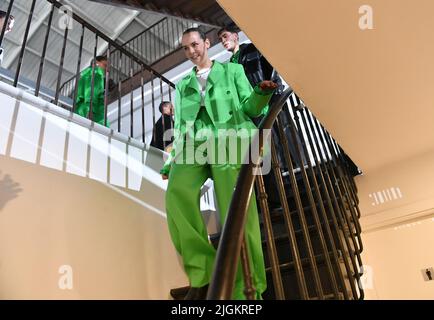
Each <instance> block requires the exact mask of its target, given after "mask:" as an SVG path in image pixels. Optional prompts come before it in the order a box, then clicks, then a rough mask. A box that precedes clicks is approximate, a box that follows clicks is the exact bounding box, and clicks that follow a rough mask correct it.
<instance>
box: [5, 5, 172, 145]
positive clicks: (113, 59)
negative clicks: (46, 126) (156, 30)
mask: <svg viewBox="0 0 434 320" xmlns="http://www.w3.org/2000/svg"><path fill="white" fill-rule="evenodd" d="M38 1H40V2H46V1H47V2H49V3H51V4H52V5H51V9H50V13H49V16H48V21H47V22H46V25H47V28H46V33H45V36H44V42H43V46H42V51H41V58H40V61H39V64H38V65H37V66H36V67H37V68H38V69H37V70H38V72H37V76H36V80H35V82H34V90H33V94H34V95H35V96H39V95H40V93H41V89H47V88H43V86H42V79H44V77H48V76H49V75H48V74H47V72H44V67H45V63H46V61H47V50H48V46H49V38H50V34H51V32H52V31H53V24H54V23H53V16H54V15H55V13H57V16H63V17H64V18H65V19H67V20H65V21H64V22H65V27H64V30H63V39H62V42H61V43H62V46H61V48H59V50H58V54H59V67H58V71H57V76H56V80H55V84H54V85H53V86H52V87H50V88H48V89H50V90H51V91H52V92H54V97H50V100H51V102H52V103H54V104H56V105H60V106H62V107H65V108H67V109H69V110H70V111H72V112H75V111H76V109H77V91H78V90H77V89H76V88H77V84H78V82H79V79H80V74H81V71H82V70H81V68H82V65H83V64H84V63H85V61H84V55H83V51H84V49H85V45H86V42H88V41H86V42H85V41H84V40H85V36H86V40H89V38H90V39H92V38H93V40H94V41H93V47H91V48H89V47H87V48H86V49H87V51H89V52H93V57H92V58H93V59H92V61H95V58H96V56H97V55H98V53H99V51H101V48H104V47H106V48H107V50H106V53H107V54H106V57H107V60H108V66H109V67H108V68H106V70H105V77H104V81H105V83H104V87H105V88H106V89H105V90H104V120H103V124H104V125H106V126H107V125H108V121H107V117H108V116H107V115H108V112H110V113H111V114H117V117H116V116H115V117H114V118H115V123H116V124H117V125H116V130H117V131H118V132H121V130H122V129H123V126H122V123H121V119H122V117H125V114H127V115H128V117H129V128H128V129H129V130H127V132H124V133H126V134H128V135H129V136H131V137H134V136H137V132H138V131H141V132H142V137H141V138H142V140H143V142H145V132H146V130H145V91H144V89H143V86H144V85H146V84H147V83H149V85H150V86H152V92H151V94H149V96H150V97H148V96H146V104H147V105H150V107H151V108H152V125H153V127H154V126H155V122H156V121H155V117H156V114H157V111H156V110H158V104H159V103H160V102H161V101H163V100H168V101H171V100H172V97H171V90H172V89H173V88H174V87H175V86H174V84H173V83H171V82H170V81H169V80H168V79H166V78H165V77H163V76H162V75H161V74H159V73H158V72H156V71H155V70H153V69H152V68H151V67H150V66H149V65H148V64H147V62H146V61H144V60H143V59H142V58H140V57H137V56H135V55H134V54H133V53H132V52H130V51H129V50H127V49H125V48H124V47H122V46H121V45H119V44H118V43H116V42H115V41H113V40H111V39H110V38H109V37H108V36H106V35H105V34H103V33H101V32H100V31H99V30H98V29H97V28H96V27H94V26H93V25H92V24H90V23H89V22H87V21H85V20H84V19H82V18H81V17H79V16H78V15H76V14H75V13H72V12H67V13H66V12H65V11H64V7H62V4H61V3H59V2H58V1H56V0H32V2H31V7H30V13H29V15H28V17H27V22H26V28H25V31H24V36H23V40H22V44H21V48H20V53H19V57H18V64H17V68H16V71H15V74H14V77H13V81H11V82H12V84H13V85H14V86H15V87H17V86H19V84H20V81H21V78H23V75H21V71H22V66H23V64H24V63H25V62H26V56H25V54H24V53H25V51H26V50H27V46H28V43H27V42H28V38H29V33H30V30H31V27H33V24H34V23H36V22H35V21H34V19H33V13H34V10H35V5H36V4H37V3H38ZM13 8H14V0H11V1H10V2H9V5H8V10H7V15H6V17H5V21H7V19H8V18H9V16H10V14H11V12H12V9H13ZM68 19H72V20H73V21H74V23H76V24H77V23H78V25H79V27H78V28H79V30H80V40H79V48H78V50H77V51H78V54H77V55H76V57H77V60H76V67H75V70H76V71H75V75H74V76H73V77H72V78H71V81H70V83H69V84H68V85H64V86H62V78H63V72H64V64H65V62H66V56H68V53H70V52H68V48H69V47H67V44H68V39H69V37H68V36H69V34H70V32H71V30H72V29H71V28H70V27H69V23H70V21H69V20H68ZM5 26H6V24H4V27H3V29H2V30H1V34H0V45H1V44H2V42H3V38H4V35H5ZM75 28H76V27H74V29H75ZM70 29H71V30H70ZM57 33H59V31H58V30H57ZM89 33H90V36H89ZM91 45H92V44H91ZM50 54H51V55H53V52H52V51H50ZM69 56H70V55H69ZM68 62H69V61H68ZM88 66H90V67H91V68H92V77H91V83H90V90H91V94H90V102H89V112H88V118H89V119H90V120H93V111H94V110H93V108H94V107H95V101H93V100H94V90H95V69H96V65H95V63H91V64H88ZM113 66H116V68H114V67H113ZM117 70H121V71H122V73H120V72H117ZM135 71H136V73H137V72H139V81H140V82H141V87H142V90H141V93H139V95H141V97H140V99H137V98H136V99H135V100H133V99H134V97H133V95H132V90H128V92H130V91H131V95H130V101H129V108H128V110H126V112H125V110H124V111H123V110H122V109H125V108H122V105H125V101H124V100H125V97H124V100H122V98H123V96H124V95H125V94H126V92H125V90H126V89H125V88H123V87H124V85H125V83H127V85H128V84H129V83H131V81H130V79H131V77H132V75H133V73H134V72H135ZM25 76H26V75H25ZM110 83H114V86H109V84H110ZM131 85H132V83H131ZM110 87H113V88H112V89H113V90H112V91H111V92H109V89H111V88H110ZM61 89H62V90H61ZM45 91H46V90H45ZM154 91H155V92H154ZM156 96H158V97H156ZM44 97H45V96H44ZM65 97H70V98H71V99H72V100H71V101H72V106H68V105H65V104H64V103H63V101H65V100H68V99H65ZM109 97H112V98H113V97H115V98H116V99H117V103H114V102H113V103H111V104H109V102H110V101H109ZM112 100H113V99H112ZM136 100H138V101H139V103H137V102H135V101H136ZM109 107H110V108H111V110H108V109H109ZM116 109H117V110H116ZM137 109H139V110H137ZM137 112H139V113H140V114H139V115H138V116H137V115H136V118H135V117H134V114H135V113H137ZM137 117H139V119H137ZM147 122H149V121H147ZM135 123H136V125H134V124H135ZM137 123H139V124H141V126H140V125H139V127H141V128H138V125H137ZM101 124H102V123H101Z"/></svg>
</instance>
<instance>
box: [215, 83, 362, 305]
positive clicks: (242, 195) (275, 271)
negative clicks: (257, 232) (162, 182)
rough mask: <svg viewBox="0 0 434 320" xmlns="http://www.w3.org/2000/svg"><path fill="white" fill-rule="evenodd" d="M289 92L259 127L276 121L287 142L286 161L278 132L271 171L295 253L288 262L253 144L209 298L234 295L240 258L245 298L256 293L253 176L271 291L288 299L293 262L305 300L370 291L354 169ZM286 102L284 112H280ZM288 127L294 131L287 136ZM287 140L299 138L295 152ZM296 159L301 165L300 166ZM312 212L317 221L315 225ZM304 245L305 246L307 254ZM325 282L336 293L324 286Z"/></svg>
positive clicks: (348, 296) (355, 296) (300, 295)
mask: <svg viewBox="0 0 434 320" xmlns="http://www.w3.org/2000/svg"><path fill="white" fill-rule="evenodd" d="M291 93H292V92H291V89H287V90H286V91H285V92H284V93H283V94H282V95H281V96H280V98H279V99H278V101H276V103H274V104H272V107H271V111H270V112H269V114H268V115H267V116H266V117H265V118H264V119H263V121H262V122H261V124H260V129H271V128H272V127H273V130H275V132H277V135H278V140H279V141H280V144H282V147H283V151H282V152H281V153H283V159H284V161H283V163H281V162H280V161H279V158H278V152H277V151H276V149H277V146H278V141H273V140H275V138H276V137H275V136H273V137H272V143H271V156H272V157H271V165H272V168H273V169H272V173H271V174H273V179H274V180H275V183H276V185H277V189H278V193H279V198H280V205H281V212H282V217H283V220H284V222H285V223H284V225H285V230H286V232H285V233H286V239H288V240H289V247H290V252H287V254H288V255H291V256H292V261H290V262H287V263H283V264H282V263H280V261H279V255H278V252H277V248H276V243H275V236H274V229H275V228H273V225H272V222H271V221H272V216H271V215H270V210H269V206H268V203H267V197H268V196H267V191H268V190H265V187H264V179H263V176H262V175H261V174H259V175H255V174H254V172H255V171H256V170H258V171H259V172H260V168H259V164H260V161H261V159H260V157H259V156H258V155H256V154H255V153H251V152H250V150H249V153H248V154H249V155H251V156H252V158H251V160H250V162H249V163H247V164H244V165H243V166H242V168H241V171H240V174H239V177H238V180H237V184H236V188H235V191H234V195H233V197H232V201H231V204H230V207H229V210H228V214H227V218H226V221H225V224H224V226H223V230H222V233H221V236H220V242H219V246H218V250H217V257H216V262H215V268H214V272H213V276H212V280H211V283H210V287H209V290H208V296H207V299H231V296H232V290H233V288H234V283H235V277H236V274H237V268H238V267H239V261H240V257H241V267H242V271H243V276H244V283H245V294H246V297H247V299H254V297H255V288H254V284H253V282H252V278H251V276H252V271H251V266H250V265H249V262H248V252H247V247H246V245H245V239H244V232H243V230H244V226H245V222H246V219H247V209H248V205H249V201H250V198H251V196H252V192H253V186H254V183H255V180H256V187H257V195H258V199H259V207H260V209H261V210H260V211H261V212H262V220H263V227H264V233H265V242H266V248H267V256H268V257H269V258H268V260H269V264H270V267H269V268H268V269H267V270H268V272H271V276H272V283H273V284H272V287H273V289H274V297H273V298H274V299H288V297H287V296H286V291H285V289H287V288H288V283H287V284H286V286H284V285H283V280H282V270H283V269H284V268H286V267H291V268H292V269H293V270H294V271H295V275H296V281H294V282H293V283H291V284H289V285H291V286H297V287H298V298H299V299H326V298H332V299H363V297H364V293H363V288H362V287H361V286H359V284H360V283H361V282H360V277H361V275H362V271H363V268H362V261H361V257H360V253H361V252H362V250H363V247H362V242H361V239H360V233H361V228H360V224H359V221H358V218H360V212H359V209H358V198H357V190H356V186H355V183H354V180H353V176H352V175H350V174H349V170H348V166H347V163H346V160H345V154H344V152H343V151H342V149H341V148H340V147H339V145H338V144H337V143H336V141H335V140H334V139H333V138H332V136H331V135H330V134H329V133H328V132H327V131H326V130H325V129H324V127H323V126H322V125H321V124H320V123H319V122H318V120H317V119H316V118H315V117H314V116H313V115H312V113H311V112H310V111H309V110H308V109H307V108H305V107H304V106H303V107H301V108H292V109H290V108H289V107H288V105H287V103H286V101H287V98H288V97H289V95H290V94H291ZM282 108H283V111H282V112H280V111H281V110H282ZM285 117H286V120H287V121H288V125H287V126H286V128H285V127H284V126H283V125H282V121H283V120H284V119H285ZM293 119H294V120H293ZM294 121H295V122H294ZM273 123H274V125H273ZM285 130H286V132H288V131H289V132H290V138H289V139H288V135H287V133H285ZM262 132H263V130H260V133H262ZM255 139H256V140H255V141H253V142H252V145H257V144H256V143H259V148H260V149H259V150H262V147H263V141H265V139H266V137H265V136H262V134H260V135H258V136H256V138H255ZM289 141H300V142H299V143H295V152H294V151H293V152H292V153H291V152H290V148H289V145H288V143H289ZM308 149H310V151H311V154H309V152H308ZM281 156H282V154H281ZM281 158H282V157H281ZM304 159H305V160H304ZM293 163H298V164H302V165H300V166H299V168H297V169H295V168H294V166H293ZM282 167H286V168H287V170H288V172H287V173H286V174H282V171H284V170H283V169H282ZM300 175H301V179H300ZM297 177H298V179H297ZM300 180H301V181H300ZM285 185H289V186H290V188H285ZM286 189H289V190H286ZM302 190H304V191H305V195H304V196H302V195H301V193H302ZM287 191H289V192H290V193H291V196H292V198H293V200H292V201H291V202H290V201H288V196H289V194H288V192H287ZM290 205H291V206H292V207H293V209H291V208H290ZM294 207H295V208H294ZM308 218H309V220H310V221H311V225H310V226H309V225H308V221H307V219H308ZM295 220H297V225H299V226H300V230H298V233H299V235H300V233H301V239H300V236H299V238H298V239H297V236H296V233H297V231H296V230H295V225H294V222H295ZM312 221H313V223H312ZM312 227H313V228H315V232H316V236H317V237H318V239H319V240H318V241H319V244H318V245H317V246H316V247H315V248H314V245H313V242H312V239H311V235H312V233H310V232H309V229H312ZM301 248H304V256H305V257H304V258H303V257H302V254H301V252H302V250H301ZM314 249H315V251H314ZM320 260H321V261H323V263H324V266H325V270H326V271H325V272H326V275H324V272H322V274H321V275H320V271H319V266H318V264H319V261H320ZM306 268H309V272H310V275H311V278H309V279H308V278H307V277H306ZM342 269H344V271H343V270H342ZM309 281H310V282H309ZM308 284H309V285H308ZM325 284H327V287H329V290H330V291H331V292H324V288H325V286H324V285H325Z"/></svg>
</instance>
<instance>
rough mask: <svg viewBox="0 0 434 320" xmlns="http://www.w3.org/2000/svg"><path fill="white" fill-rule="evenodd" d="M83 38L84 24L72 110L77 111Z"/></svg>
mask: <svg viewBox="0 0 434 320" xmlns="http://www.w3.org/2000/svg"><path fill="white" fill-rule="evenodd" d="M83 40H84V25H81V36H80V48H79V49H78V60H77V73H76V75H75V90H74V98H73V99H74V100H73V101H72V112H74V111H75V107H76V104H77V94H78V81H79V80H80V67H81V56H82V54H83Z"/></svg>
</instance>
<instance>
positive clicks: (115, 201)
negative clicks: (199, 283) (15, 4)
mask: <svg viewBox="0 0 434 320" xmlns="http://www.w3.org/2000/svg"><path fill="white" fill-rule="evenodd" d="M0 105H1V108H0V298H1V299H168V298H169V290H170V289H171V288H177V287H181V286H185V285H188V281H187V279H186V277H185V275H184V272H183V270H182V267H181V264H180V261H179V258H178V256H177V254H176V252H175V250H174V248H173V245H172V243H171V240H170V237H169V233H168V230H167V223H166V217H165V205H164V192H165V189H166V183H167V182H164V181H162V179H161V177H160V175H159V173H158V171H159V169H160V168H161V166H162V163H163V157H162V153H161V152H159V151H158V150H155V149H153V148H152V149H148V148H147V147H145V146H144V145H142V144H141V143H140V142H137V141H133V140H129V139H128V138H127V137H126V136H122V135H118V134H114V133H113V132H111V130H109V129H107V128H104V127H101V126H99V125H94V126H93V125H92V124H91V123H90V122H89V121H88V120H87V119H83V118H80V117H77V116H76V115H72V114H69V113H68V112H65V110H62V109H60V108H58V107H56V106H53V105H50V104H48V103H47V102H45V101H43V100H40V99H38V98H35V97H33V96H30V95H28V94H26V93H23V92H22V91H20V90H18V89H15V88H13V87H10V86H8V85H6V84H4V83H0ZM65 266H66V267H65ZM62 268H66V269H62ZM66 278H67V279H68V281H66V282H65V281H64V280H65V279H66ZM59 282H60V284H59ZM65 284H71V288H70V289H68V288H66V289H65V288H64V285H65Z"/></svg>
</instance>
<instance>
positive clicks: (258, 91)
mask: <svg viewBox="0 0 434 320" xmlns="http://www.w3.org/2000/svg"><path fill="white" fill-rule="evenodd" d="M182 46H183V50H184V52H185V55H186V57H187V58H188V59H189V60H190V61H192V62H193V64H194V65H195V67H194V68H193V70H192V71H191V72H190V73H189V74H188V75H187V76H186V77H184V78H183V79H182V80H180V81H179V82H178V84H177V85H176V98H175V125H174V128H175V141H174V143H173V148H172V151H171V153H170V155H169V158H168V159H167V161H166V163H165V165H164V167H163V168H162V170H161V171H160V173H161V174H162V177H163V179H169V181H168V186H167V191H166V212H167V222H168V227H169V233H170V235H171V238H172V242H173V244H174V246H175V248H176V250H177V252H178V253H179V254H180V255H181V257H182V262H183V267H184V270H185V272H186V274H187V276H188V279H189V281H190V287H191V289H190V290H189V292H188V294H187V297H186V299H204V298H205V297H206V292H207V288H208V284H209V282H210V280H211V276H212V272H213V268H214V262H215V256H216V250H215V249H214V247H213V246H212V245H211V244H210V242H209V240H208V233H207V229H206V226H205V224H204V221H203V218H202V216H201V212H200V206H199V200H200V189H201V186H202V185H203V184H204V182H205V181H206V180H207V179H208V178H212V179H213V180H214V189H215V192H216V196H217V206H218V209H219V214H220V221H221V222H222V223H223V222H224V221H225V218H226V214H227V211H228V207H229V204H230V201H231V198H232V194H233V189H234V186H235V183H236V180H237V178H238V174H239V170H240V167H241V163H242V162H241V161H242V159H243V158H244V152H243V150H242V149H241V148H237V146H239V143H238V142H239V140H238V138H237V140H236V142H237V143H236V144H235V146H236V148H235V149H234V148H233V145H232V147H231V144H230V143H229V147H228V146H227V144H226V143H225V141H226V138H222V134H221V133H222V132H223V135H224V134H225V133H227V132H229V131H232V132H237V133H238V132H241V131H242V130H244V131H248V132H252V131H254V130H255V129H256V126H255V125H254V123H253V122H252V120H251V119H250V118H251V117H257V116H259V115H260V114H261V112H262V111H263V108H264V107H265V106H266V105H267V103H268V102H269V100H270V98H271V96H272V94H273V91H274V89H275V88H276V87H277V85H276V84H275V83H273V82H271V81H263V82H261V83H260V84H259V85H257V86H256V87H255V88H254V89H253V90H252V87H251V85H250V83H249V81H248V80H247V78H246V75H245V73H244V70H243V67H242V66H241V65H238V64H234V63H228V64H221V63H219V62H217V61H211V60H210V58H209V56H208V48H209V47H210V42H209V40H208V39H207V38H206V36H205V34H204V33H203V32H202V31H201V30H200V29H198V28H190V29H188V30H186V31H185V32H184V34H183V36H182ZM204 132H205V134H204ZM210 133H211V135H209V134H210ZM210 142H212V143H210ZM204 144H206V145H207V147H205V148H203V145H204ZM209 145H211V147H209ZM221 153H223V156H221ZM233 154H235V155H236V156H235V158H236V161H235V162H234V161H230V160H229V161H228V158H231V159H233V157H232V156H233ZM216 155H218V157H217V160H218V161H215V160H216ZM204 159H205V161H204ZM253 197H254V195H253ZM245 238H246V242H247V248H248V251H249V255H250V257H249V261H250V264H251V270H252V277H253V283H254V286H255V288H256V290H257V298H258V299H261V294H262V293H263V292H264V291H265V289H266V275H265V267H264V258H263V252H262V245H261V234H260V229H259V219H258V211H257V207H256V202H255V201H254V199H252V200H251V201H250V204H249V211H248V217H247V223H246V229H245ZM243 290H244V281H243V278H242V273H241V269H240V268H239V271H238V274H237V277H236V283H235V288H234V291H233V299H245V295H244V293H243Z"/></svg>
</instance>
